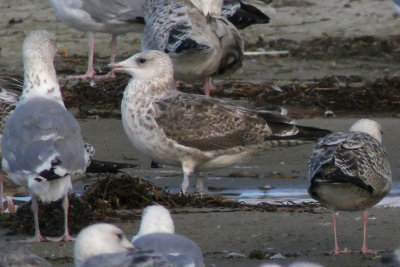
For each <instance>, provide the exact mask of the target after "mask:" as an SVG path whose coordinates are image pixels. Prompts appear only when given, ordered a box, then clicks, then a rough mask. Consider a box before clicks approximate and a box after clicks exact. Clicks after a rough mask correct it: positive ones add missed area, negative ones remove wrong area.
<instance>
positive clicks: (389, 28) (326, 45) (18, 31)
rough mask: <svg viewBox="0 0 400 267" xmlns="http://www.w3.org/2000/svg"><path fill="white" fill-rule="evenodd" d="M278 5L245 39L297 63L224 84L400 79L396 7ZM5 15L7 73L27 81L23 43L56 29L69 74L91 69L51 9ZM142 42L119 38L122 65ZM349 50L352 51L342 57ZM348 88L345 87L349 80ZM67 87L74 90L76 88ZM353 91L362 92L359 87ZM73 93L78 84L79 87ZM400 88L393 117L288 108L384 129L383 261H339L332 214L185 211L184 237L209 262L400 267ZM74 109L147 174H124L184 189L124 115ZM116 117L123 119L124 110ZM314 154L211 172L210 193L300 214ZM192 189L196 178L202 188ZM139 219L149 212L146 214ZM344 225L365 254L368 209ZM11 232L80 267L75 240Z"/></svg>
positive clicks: (312, 118)
mask: <svg viewBox="0 0 400 267" xmlns="http://www.w3.org/2000/svg"><path fill="white" fill-rule="evenodd" d="M271 7H272V8H271V9H270V10H269V12H270V13H269V15H270V17H271V23H270V24H268V25H255V26H252V27H250V28H248V29H245V30H243V31H242V32H241V33H242V34H243V38H244V40H245V41H246V49H247V50H251V51H254V50H256V49H258V50H260V49H263V50H287V49H289V50H290V55H289V56H284V57H264V56H261V57H245V60H244V62H243V66H242V68H241V69H239V70H238V71H237V72H235V73H234V74H230V75H226V76H222V77H216V82H217V86H219V87H221V86H224V84H225V83H226V82H230V81H232V80H235V81H241V82H245V83H252V84H253V83H254V84H256V85H255V86H257V84H260V85H265V84H267V85H268V86H272V85H273V86H277V87H282V86H285V85H288V84H300V85H301V84H310V83H313V82H314V83H315V82H318V79H322V78H323V77H326V76H331V75H337V76H339V75H343V76H346V77H350V76H352V75H353V76H357V77H358V78H359V79H360V80H362V81H363V82H362V83H369V82H373V81H376V80H378V81H379V79H383V78H385V77H386V78H387V77H390V78H392V77H395V78H396V77H397V76H398V75H400V63H399V62H400V60H399V59H400V53H399V52H398V50H396V49H395V48H396V47H397V46H398V47H400V36H399V34H400V30H399V25H400V18H399V16H398V15H396V14H395V11H394V9H393V8H392V5H391V1H389V0H359V1H351V0H337V1H317V0H293V1H286V0H282V1H278V0H276V1H275V2H274V3H273V4H272V5H271ZM0 15H1V16H0V17H1V18H0V74H10V75H22V73H23V66H22V57H21V55H22V53H21V48H22V41H23V39H24V37H25V35H26V33H28V32H29V31H31V30H34V29H47V30H50V31H53V32H55V33H56V35H57V36H58V39H59V43H61V44H62V45H63V46H64V47H65V48H66V49H67V50H68V52H69V54H70V56H69V57H68V58H60V57H59V58H57V59H56V68H57V73H58V74H59V75H60V76H62V75H66V74H70V73H76V74H78V73H83V72H84V71H85V70H86V67H87V65H86V64H87V61H86V60H87V36H86V34H85V33H83V32H79V31H77V30H74V29H71V28H69V27H68V26H66V25H65V24H63V23H62V22H61V21H59V20H58V19H57V17H56V16H55V13H54V12H53V10H52V9H51V7H50V5H49V3H48V1H46V0H34V1H27V0H3V1H1V2H0ZM140 38H141V34H140V33H132V34H127V35H124V36H121V37H119V38H118V55H117V60H118V59H124V58H126V57H128V56H130V55H131V54H133V53H136V52H138V51H140ZM357 38H359V39H357ZM371 38H372V41H370V39H371ZM109 41H110V36H108V35H105V34H96V54H95V68H96V69H97V70H101V69H102V68H104V66H105V65H106V64H107V63H108V60H109V58H108V56H109V49H108V45H109ZM343 44H349V45H343ZM356 45H357V46H356ZM308 47H309V48H308ZM338 47H339V48H340V49H339V50H338V51H336V50H335V49H336V48H338ZM363 47H364V48H365V51H364V50H363ZM377 47H378V48H379V49H378V48H377ZM387 47H389V48H387ZM295 51H299V53H298V54H296V53H297V52H296V53H295ZM332 51H333V52H332ZM335 51H336V52H335ZM349 51H350V52H351V53H350V52H349ZM319 53H320V54H319ZM337 83H338V84H339V85H338V86H339V87H340V86H341V85H340V82H339V81H338V82H337ZM61 84H62V85H63V84H65V80H62V82H61ZM377 84H379V82H378V83H377ZM351 85H352V86H354V87H356V86H358V84H357V83H352V84H351ZM73 86H74V85H71V84H69V85H68V90H70V89H71V87H73ZM115 86H116V87H118V90H123V88H124V84H118V85H115ZM396 86H398V85H397V84H396V85H393V88H394V89H393V91H394V92H395V94H394V96H391V98H389V97H388V99H376V103H378V104H379V103H380V102H381V103H386V102H393V103H394V104H393V105H392V106H394V107H395V108H392V109H390V110H389V111H387V112H377V111H375V110H370V111H365V110H362V111H360V110H353V111H350V112H349V111H348V110H346V111H345V112H344V111H343V110H339V109H337V110H332V112H333V113H334V114H340V115H337V116H335V117H332V118H325V117H324V111H321V109H316V110H312V109H313V108H307V107H303V108H300V107H298V106H293V107H292V106H286V107H287V108H288V111H289V114H296V118H297V119H298V122H299V123H301V124H304V125H307V126H318V127H321V128H326V129H329V130H332V131H347V129H348V128H349V126H350V125H351V124H352V122H354V121H355V120H356V119H357V118H360V117H370V118H373V119H375V120H377V121H379V122H380V123H381V125H382V128H383V131H384V136H383V139H384V140H383V144H384V145H385V147H386V149H387V151H388V154H389V158H390V164H391V168H392V174H393V188H392V191H391V193H390V195H389V196H388V198H387V199H385V201H384V203H381V204H379V205H377V206H376V207H374V208H372V209H371V210H370V212H369V225H368V245H369V247H370V248H371V249H380V250H382V251H383V252H382V253H379V254H378V255H362V254H361V253H354V254H346V255H330V254H329V252H330V251H331V250H332V249H333V230H332V223H331V212H330V211H329V210H327V209H325V208H322V207H319V206H311V207H308V206H305V207H303V208H296V209H286V210H285V209H279V210H277V211H274V212H266V211H264V212H262V211H256V210H252V209H249V210H246V209H244V208H237V209H236V208H195V207H185V208H174V209H172V210H171V211H172V213H173V219H174V222H175V225H176V232H177V233H179V234H182V235H185V236H187V237H189V238H190V239H192V240H193V241H195V242H196V243H197V244H198V245H199V246H200V247H201V249H202V251H203V253H204V257H205V263H206V266H233V267H236V266H238V267H239V266H260V265H261V264H262V263H266V262H268V263H277V264H281V265H283V266H287V265H288V264H290V263H292V262H295V261H309V262H315V263H319V264H321V265H323V266H395V264H394V263H385V261H384V258H385V256H386V255H389V254H391V252H392V251H393V250H394V249H396V248H397V247H399V246H400V238H399V236H400V231H399V227H398V221H399V220H398V218H399V216H400V208H399V206H400V201H398V197H399V196H400V191H399V189H400V185H399V181H400V154H399V151H400V143H399V142H398V136H399V132H400V123H399V118H400V101H398V100H399V99H400V89H399V88H400V87H396ZM97 88H98V89H99V90H102V88H99V87H97ZM72 89H73V88H72ZM229 89H230V88H223V90H229ZM376 90H378V89H376ZM396 92H397V93H396ZM282 94H285V92H282ZM396 94H397V95H396ZM393 97H394V98H393ZM227 100H228V101H235V102H239V103H243V104H245V105H249V106H255V105H256V104H255V102H254V101H253V100H254V99H250V98H246V97H234V98H231V99H227ZM80 101H81V102H82V101H83V102H84V100H80ZM343 101H344V100H343ZM396 103H397V109H396V106H395V105H396ZM378 104H377V105H378ZM350 109H351V107H350ZM303 110H306V111H307V112H306V114H303V113H302V112H303ZM71 111H72V112H73V113H74V114H76V115H77V117H79V123H80V125H81V129H82V134H83V137H84V139H85V141H87V142H89V143H91V144H92V145H93V146H94V147H95V148H96V157H95V158H96V159H100V160H108V161H120V162H128V163H132V162H135V163H139V168H134V169H126V170H124V171H125V172H126V173H127V174H129V175H132V176H139V177H143V178H146V179H148V180H150V181H151V182H153V183H154V184H155V185H157V186H158V187H160V188H169V189H170V190H172V191H173V190H177V188H179V186H180V183H181V178H182V172H181V170H180V169H179V168H173V167H168V166H163V167H162V168H158V169H152V168H150V162H151V159H150V158H148V157H146V156H145V155H143V154H141V153H140V152H138V151H137V150H136V149H135V148H133V146H132V145H131V144H130V143H129V141H128V139H127V137H126V136H125V133H124V131H123V128H122V124H121V120H120V119H119V118H118V116H109V117H106V116H104V117H103V116H102V115H99V114H97V115H96V114H95V115H93V116H82V114H81V113H82V110H81V109H79V108H76V107H74V108H71ZM114 114H117V115H118V109H116V112H115V113H114ZM310 114H311V115H310ZM302 115H304V116H302ZM312 147H313V144H312V143H310V144H306V145H302V146H297V147H291V148H280V149H273V150H272V151H270V152H267V153H265V154H263V155H261V156H257V157H255V158H253V159H251V160H249V161H246V162H243V163H240V164H237V165H235V166H232V167H229V168H225V169H220V170H215V171H210V172H206V173H202V175H203V177H204V178H205V185H206V187H207V189H208V192H209V193H210V194H215V195H221V194H222V195H223V196H224V197H225V198H228V199H235V200H238V201H247V202H249V203H250V202H251V203H253V202H260V201H265V202H268V203H271V204H274V203H284V204H287V205H288V206H290V205H292V204H291V203H292V202H291V201H294V202H297V203H301V202H308V201H311V199H310V198H309V197H308V195H307V193H306V187H307V181H306V179H305V178H304V173H305V170H306V164H307V161H308V158H309V155H310V152H311V149H312ZM86 184H87V181H80V182H78V183H76V184H75V185H74V190H75V192H79V193H80V192H82V190H83V186H84V185H86ZM191 184H192V185H193V184H195V182H194V181H191ZM269 189H272V190H269ZM192 190H193V189H192ZM272 192H276V194H272ZM133 212H136V213H137V214H140V212H141V210H135V211H133ZM338 219H339V224H338V238H339V246H341V247H343V248H348V249H355V250H359V249H360V248H361V245H362V213H361V212H355V213H350V212H343V213H340V215H339V217H338ZM114 221H115V222H116V223H117V224H118V225H119V226H120V227H122V229H123V230H124V232H125V234H126V235H127V236H128V238H129V239H130V238H131V236H132V235H134V234H135V233H136V232H137V230H138V226H139V223H140V221H139V220H114ZM60 227H61V225H60ZM7 233H8V229H7V228H0V246H1V245H7V246H8V245H15V246H26V247H29V248H30V250H31V251H32V252H34V253H36V254H38V255H40V256H42V257H45V258H47V259H48V260H50V261H51V262H52V264H53V265H54V266H73V260H72V247H73V243H60V244H56V243H50V242H43V243H39V244H15V243H12V242H10V241H12V240H19V239H21V238H25V236H22V235H8V234H7ZM232 253H234V254H232ZM235 253H237V254H235ZM279 254H281V256H280V255H279ZM232 255H233V256H232ZM235 255H236V256H235ZM271 257H272V258H271Z"/></svg>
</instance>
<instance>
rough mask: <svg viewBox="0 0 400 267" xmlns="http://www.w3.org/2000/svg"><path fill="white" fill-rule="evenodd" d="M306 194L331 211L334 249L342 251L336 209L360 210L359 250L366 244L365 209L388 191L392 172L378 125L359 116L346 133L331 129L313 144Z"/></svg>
mask: <svg viewBox="0 0 400 267" xmlns="http://www.w3.org/2000/svg"><path fill="white" fill-rule="evenodd" d="M308 179H309V180H310V187H309V189H308V193H309V194H310V196H311V197H312V198H314V199H316V200H318V201H319V202H321V204H322V205H323V206H325V207H327V208H329V209H332V210H333V211H334V213H333V217H332V221H333V230H334V237H335V247H334V253H335V254H339V253H346V252H347V251H342V250H340V249H339V247H338V243H337V236H336V224H337V219H336V214H335V212H336V211H359V210H364V217H363V223H364V240H363V245H362V248H361V252H362V253H374V252H376V251H373V250H370V249H368V248H367V223H368V213H367V209H368V208H370V207H372V206H373V205H375V204H377V203H378V202H379V201H380V200H381V199H382V198H384V197H385V196H386V195H387V194H388V193H389V191H390V188H391V186H392V174H391V171H390V166H389V160H388V156H387V153H386V150H385V148H384V147H383V145H382V133H381V126H380V125H379V124H378V123H377V122H376V121H373V120H369V119H361V120H358V121H356V122H355V123H354V124H353V125H352V126H351V128H350V132H349V133H341V132H337V133H332V134H330V135H328V136H326V137H324V138H322V139H321V140H320V141H319V142H318V143H317V144H316V145H315V147H314V149H313V151H312V153H311V157H310V161H309V163H308Z"/></svg>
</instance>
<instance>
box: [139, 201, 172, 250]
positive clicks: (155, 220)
mask: <svg viewBox="0 0 400 267" xmlns="http://www.w3.org/2000/svg"><path fill="white" fill-rule="evenodd" d="M153 233H168V234H173V233H175V226H174V222H173V221H172V218H171V214H170V213H169V211H168V210H167V209H166V208H164V207H163V206H156V205H155V206H149V207H147V208H145V209H144V211H143V215H142V221H141V223H140V229H139V232H138V233H137V235H135V236H134V237H133V238H132V242H133V241H134V240H136V239H138V238H139V237H142V236H144V235H148V234H153Z"/></svg>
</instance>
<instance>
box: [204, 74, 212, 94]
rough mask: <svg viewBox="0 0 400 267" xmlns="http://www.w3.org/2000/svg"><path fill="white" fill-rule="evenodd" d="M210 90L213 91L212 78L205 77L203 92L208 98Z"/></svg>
mask: <svg viewBox="0 0 400 267" xmlns="http://www.w3.org/2000/svg"><path fill="white" fill-rule="evenodd" d="M212 89H214V84H213V81H212V77H207V78H206V82H205V83H204V92H205V94H206V96H210V91H211V90H212Z"/></svg>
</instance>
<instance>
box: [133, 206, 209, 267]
mask: <svg viewBox="0 0 400 267" xmlns="http://www.w3.org/2000/svg"><path fill="white" fill-rule="evenodd" d="M132 243H133V245H134V246H135V247H138V248H140V249H144V250H154V252H157V253H160V254H161V255H162V256H164V257H165V258H166V259H168V261H170V262H171V263H173V264H175V266H178V267H185V266H193V267H204V266H205V265H204V259H203V254H202V252H201V249H200V248H199V246H198V245H197V244H196V243H194V242H193V241H192V240H190V239H188V238H186V237H184V236H181V235H177V234H175V226H174V222H173V221H172V218H171V214H170V213H169V211H168V210H167V209H166V208H164V207H162V206H157V205H154V206H149V207H147V208H145V209H144V211H143V214H142V221H141V223H140V229H139V232H138V234H137V235H135V236H134V237H133V238H132Z"/></svg>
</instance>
